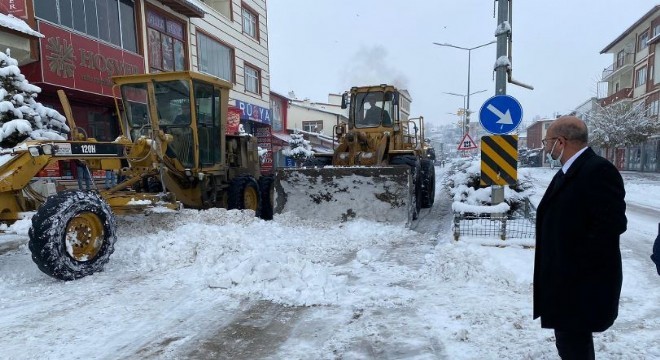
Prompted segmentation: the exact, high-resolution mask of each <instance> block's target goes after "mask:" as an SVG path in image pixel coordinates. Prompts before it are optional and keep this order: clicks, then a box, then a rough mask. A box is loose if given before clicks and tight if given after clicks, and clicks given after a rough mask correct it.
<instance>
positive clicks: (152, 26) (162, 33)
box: [147, 10, 186, 72]
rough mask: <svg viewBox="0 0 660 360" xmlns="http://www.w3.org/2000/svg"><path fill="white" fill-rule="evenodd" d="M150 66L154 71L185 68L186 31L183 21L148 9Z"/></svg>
mask: <svg viewBox="0 0 660 360" xmlns="http://www.w3.org/2000/svg"><path fill="white" fill-rule="evenodd" d="M147 36H148V38H149V45H148V46H149V67H150V69H151V71H152V72H159V71H179V70H184V69H185V67H186V65H185V60H186V56H185V50H184V49H185V46H184V42H185V31H184V25H183V22H181V21H178V20H174V19H172V18H169V17H167V16H164V15H162V14H160V13H157V12H155V11H153V10H147Z"/></svg>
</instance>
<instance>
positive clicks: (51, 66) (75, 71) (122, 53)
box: [30, 21, 144, 96]
mask: <svg viewBox="0 0 660 360" xmlns="http://www.w3.org/2000/svg"><path fill="white" fill-rule="evenodd" d="M39 32H40V33H42V34H43V35H44V37H43V38H41V39H39V43H40V48H41V62H40V65H41V79H30V81H31V82H45V83H50V84H54V85H59V86H64V87H68V88H72V89H77V90H81V91H85V92H91V93H96V94H102V95H108V96H112V79H111V77H112V76H117V75H130V74H142V73H144V58H143V57H142V56H140V55H137V54H135V53H132V52H130V51H126V50H123V49H119V48H116V47H113V46H109V45H105V44H103V43H102V42H100V41H99V40H96V39H91V38H88V37H84V36H81V35H77V34H74V33H72V32H69V31H67V30H64V29H62V28H59V27H56V26H54V25H51V24H49V23H46V22H43V21H40V22H39Z"/></svg>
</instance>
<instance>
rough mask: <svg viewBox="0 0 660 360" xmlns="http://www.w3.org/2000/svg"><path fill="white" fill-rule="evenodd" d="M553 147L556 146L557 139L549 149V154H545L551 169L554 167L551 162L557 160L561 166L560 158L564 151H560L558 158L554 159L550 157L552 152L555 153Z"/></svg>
mask: <svg viewBox="0 0 660 360" xmlns="http://www.w3.org/2000/svg"><path fill="white" fill-rule="evenodd" d="M555 146H557V139H555V143H554V144H552V149H550V152H549V153H546V154H545V157H546V159H548V162H549V163H550V166H552V167H554V164H553V162H554V161H556V160H558V161H559V163H560V164H561V157H562V156H563V155H564V149H561V151H560V152H559V156H557V158H556V159H555V158H553V157H552V152H553V151H555Z"/></svg>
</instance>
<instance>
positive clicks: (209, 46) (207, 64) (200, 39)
mask: <svg viewBox="0 0 660 360" xmlns="http://www.w3.org/2000/svg"><path fill="white" fill-rule="evenodd" d="M197 66H198V67H199V71H203V72H205V73H208V74H211V75H215V76H217V77H219V78H221V79H225V80H227V81H229V82H232V83H233V82H234V50H233V49H232V48H230V47H228V46H226V45H224V44H222V43H220V42H219V41H216V40H215V39H213V38H212V37H210V36H208V35H206V34H204V33H202V32H200V31H199V30H197Z"/></svg>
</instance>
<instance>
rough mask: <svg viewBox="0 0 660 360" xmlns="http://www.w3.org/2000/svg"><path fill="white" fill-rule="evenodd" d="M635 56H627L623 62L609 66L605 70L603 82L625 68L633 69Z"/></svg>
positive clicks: (616, 62)
mask: <svg viewBox="0 0 660 360" xmlns="http://www.w3.org/2000/svg"><path fill="white" fill-rule="evenodd" d="M633 55H634V54H625V55H624V56H623V61H619V60H617V61H615V62H614V63H613V64H612V65H610V66H608V67H606V68H605V70H603V81H606V80H607V79H608V78H609V77H610V76H612V75H613V74H614V73H615V72H617V71H619V70H621V69H623V68H625V67H631V66H632V64H633V61H634V56H633Z"/></svg>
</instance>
